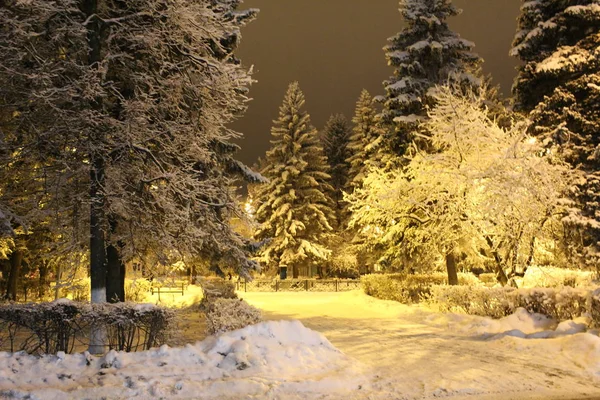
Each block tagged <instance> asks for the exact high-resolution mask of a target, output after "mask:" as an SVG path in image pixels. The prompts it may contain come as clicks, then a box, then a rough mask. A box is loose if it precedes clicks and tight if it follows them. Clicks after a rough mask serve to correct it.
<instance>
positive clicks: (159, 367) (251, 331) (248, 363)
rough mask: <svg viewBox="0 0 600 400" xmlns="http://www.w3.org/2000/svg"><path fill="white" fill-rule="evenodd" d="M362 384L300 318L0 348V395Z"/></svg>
mask: <svg viewBox="0 0 600 400" xmlns="http://www.w3.org/2000/svg"><path fill="white" fill-rule="evenodd" d="M361 384H363V385H364V384H365V378H364V377H363V373H362V367H360V366H359V365H358V364H357V363H356V362H355V361H353V360H352V359H350V358H348V357H347V356H345V355H344V354H342V353H341V352H340V351H338V350H337V349H335V348H334V347H333V346H332V345H331V343H330V342H329V341H328V340H327V339H326V338H325V337H324V336H323V335H322V334H320V333H318V332H314V331H312V330H310V329H308V328H305V327H304V326H303V325H302V324H301V323H300V322H299V321H279V322H275V321H271V322H265V323H261V324H257V325H253V326H249V327H246V328H244V329H240V330H237V331H233V332H230V333H226V334H223V335H220V336H213V337H209V338H207V339H206V340H204V341H202V342H199V343H196V344H195V345H187V346H185V347H183V348H169V347H168V346H166V345H165V346H162V347H160V348H158V349H153V350H150V351H145V352H139V353H124V352H115V351H111V352H109V353H108V354H106V355H105V356H104V357H101V358H96V357H92V356H90V355H89V354H87V353H84V354H75V355H65V354H62V353H61V354H59V355H57V356H44V357H41V358H37V357H33V356H29V355H26V354H23V353H0V397H2V396H8V397H11V396H12V397H14V398H25V397H27V396H31V397H33V398H36V399H60V400H64V399H65V396H66V397H67V398H83V397H85V398H96V397H98V398H99V397H108V398H136V397H137V398H148V397H161V396H166V397H168V398H172V397H173V398H197V397H198V396H199V395H200V394H202V396H203V398H219V399H226V398H241V397H242V396H244V397H248V396H264V395H265V394H267V393H269V395H277V393H288V392H292V393H298V392H300V391H301V392H303V393H305V394H308V395H310V394H316V393H319V394H328V393H336V394H341V395H343V394H344V393H350V392H351V391H353V390H357V389H358V386H359V385H361Z"/></svg>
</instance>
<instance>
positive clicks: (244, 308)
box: [205, 298, 262, 335]
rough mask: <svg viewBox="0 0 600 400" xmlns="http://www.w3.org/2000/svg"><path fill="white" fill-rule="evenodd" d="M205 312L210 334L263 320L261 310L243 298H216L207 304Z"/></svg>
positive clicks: (239, 327)
mask: <svg viewBox="0 0 600 400" xmlns="http://www.w3.org/2000/svg"><path fill="white" fill-rule="evenodd" d="M205 314H206V325H207V328H206V330H207V332H208V334H210V335H214V334H217V333H222V332H227V331H232V330H236V329H241V328H244V327H246V326H248V325H253V324H256V323H258V322H260V321H261V320H262V316H261V313H260V310H259V309H257V308H255V307H253V306H251V305H250V304H248V303H246V302H245V301H244V300H242V299H231V298H229V299H227V298H217V299H214V300H213V301H211V302H210V304H208V305H207V308H206V311H205Z"/></svg>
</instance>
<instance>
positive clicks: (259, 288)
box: [236, 279, 360, 292]
mask: <svg viewBox="0 0 600 400" xmlns="http://www.w3.org/2000/svg"><path fill="white" fill-rule="evenodd" d="M354 289H360V280H359V279H285V280H279V279H272V280H265V279H254V280H252V281H245V280H243V281H238V282H236V290H239V291H244V292H344V291H348V290H354Z"/></svg>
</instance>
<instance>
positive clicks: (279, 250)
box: [254, 82, 335, 277]
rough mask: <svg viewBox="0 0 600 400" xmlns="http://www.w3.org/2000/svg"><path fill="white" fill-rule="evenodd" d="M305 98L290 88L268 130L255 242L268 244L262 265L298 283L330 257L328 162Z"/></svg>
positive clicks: (296, 87)
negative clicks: (264, 180)
mask: <svg viewBox="0 0 600 400" xmlns="http://www.w3.org/2000/svg"><path fill="white" fill-rule="evenodd" d="M304 103H305V98H304V94H303V93H302V91H301V90H300V87H299V85H298V83H297V82H294V83H292V84H291V85H290V86H289V88H288V91H287V93H286V95H285V98H284V100H283V104H282V106H281V107H280V109H279V118H278V119H277V120H276V121H274V126H273V128H272V130H271V135H272V136H273V140H272V141H271V143H272V147H271V149H270V150H269V151H268V152H267V155H266V158H265V161H264V162H265V165H266V167H265V168H264V169H263V170H262V171H261V172H262V174H263V175H264V176H265V177H266V178H268V179H269V183H268V184H266V185H263V186H261V187H259V188H258V189H257V193H256V197H255V198H254V200H255V202H256V203H257V204H258V205H257V210H256V213H255V218H256V220H257V221H258V222H259V223H260V224H261V226H260V228H259V229H258V230H257V233H256V235H255V236H256V237H257V238H258V239H260V240H263V239H271V241H270V242H269V243H268V244H266V245H265V246H264V247H263V248H262V249H261V259H262V261H263V262H264V263H265V264H266V265H268V266H269V267H271V268H276V267H279V266H287V267H288V268H289V269H290V270H291V271H292V273H293V276H294V277H298V275H299V271H300V268H311V267H312V266H313V265H315V264H316V263H317V262H322V261H324V260H326V259H327V258H328V257H329V254H330V251H329V250H328V249H327V248H326V247H325V245H324V243H325V240H326V237H327V234H328V233H329V232H330V231H331V230H332V227H331V221H333V220H334V218H335V214H334V211H333V210H332V209H331V200H330V199H329V197H328V196H327V193H330V192H331V191H332V187H331V185H329V183H328V181H329V179H330V176H329V174H328V173H327V172H326V171H327V160H326V158H325V156H324V155H323V149H322V147H321V145H320V143H319V139H318V137H317V130H316V129H315V128H314V127H312V126H311V123H310V116H309V114H308V113H307V112H306V111H304V110H303V107H304Z"/></svg>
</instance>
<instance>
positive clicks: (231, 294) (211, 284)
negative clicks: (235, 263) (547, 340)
mask: <svg viewBox="0 0 600 400" xmlns="http://www.w3.org/2000/svg"><path fill="white" fill-rule="evenodd" d="M200 286H202V291H203V292H204V299H206V300H210V299H211V298H224V299H236V298H237V294H235V283H234V282H233V281H228V280H225V279H222V278H202V279H201V280H200Z"/></svg>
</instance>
